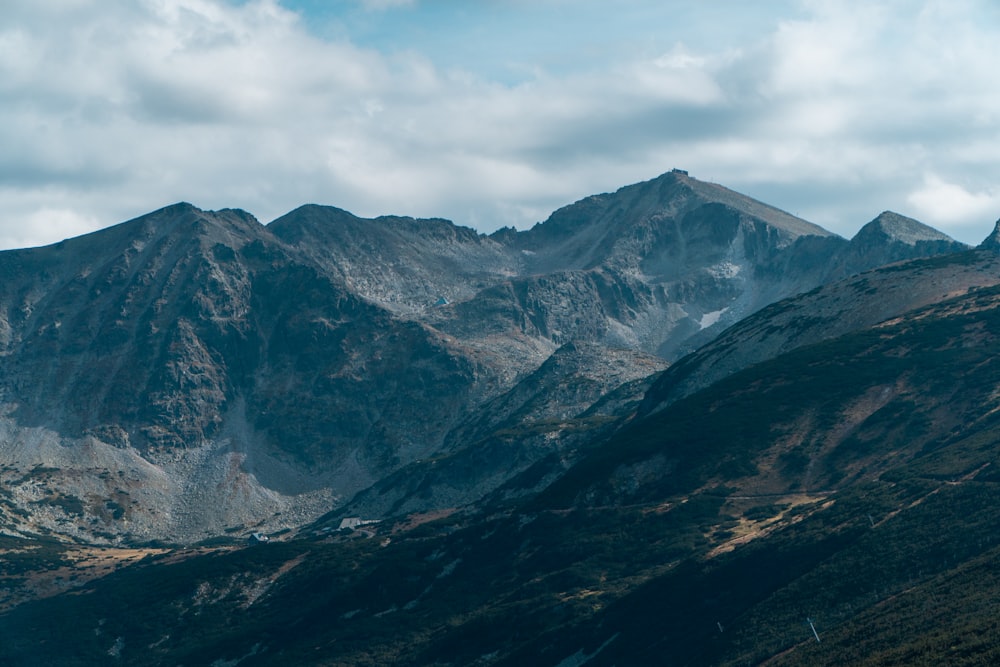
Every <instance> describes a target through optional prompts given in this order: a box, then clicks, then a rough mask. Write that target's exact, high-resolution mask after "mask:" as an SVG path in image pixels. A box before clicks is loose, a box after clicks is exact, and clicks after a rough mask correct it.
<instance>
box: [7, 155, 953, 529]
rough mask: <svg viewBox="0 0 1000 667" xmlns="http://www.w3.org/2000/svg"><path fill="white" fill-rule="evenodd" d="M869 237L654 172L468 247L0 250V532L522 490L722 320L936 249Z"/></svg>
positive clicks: (166, 241)
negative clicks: (1, 488)
mask: <svg viewBox="0 0 1000 667" xmlns="http://www.w3.org/2000/svg"><path fill="white" fill-rule="evenodd" d="M872 224H873V225H874V227H872V230H870V231H869V232H866V233H865V234H859V237H861V239H860V240H855V241H851V242H848V241H845V240H844V239H841V238H839V237H836V236H833V235H830V234H829V233H827V232H825V231H824V230H822V229H820V228H818V227H816V226H814V225H811V224H810V223H807V222H805V221H802V220H798V219H797V218H794V217H793V216H790V215H788V214H787V213H783V212H781V211H779V210H777V209H774V208H771V207H768V206H766V205H764V204H761V203H760V202H755V201H754V200H752V199H749V198H747V197H744V196H742V195H739V194H737V193H734V192H732V191H730V190H727V189H725V188H723V187H721V186H717V185H714V184H707V183H702V182H700V181H697V180H696V179H693V178H691V177H690V176H688V175H687V174H685V173H682V172H678V171H675V172H671V173H668V174H664V175H663V176H660V177H658V178H656V179H653V180H651V181H648V182H646V183H640V184H637V185H633V186H628V187H625V188H622V189H621V190H619V191H618V192H616V193H612V194H605V195H598V196H595V197H590V198H587V199H584V200H582V201H581V202H577V203H576V204H573V205H571V206H568V207H566V208H564V209H561V210H560V211H557V212H556V213H554V214H553V215H552V217H551V218H550V219H549V220H547V221H546V222H544V223H540V224H539V225H537V226H536V227H535V228H533V229H532V230H529V231H527V232H520V233H519V232H514V231H512V230H503V231H501V232H498V233H497V234H494V235H492V236H489V237H487V236H483V235H480V234H477V233H476V232H474V231H473V230H470V229H467V228H463V227H458V226H455V225H453V224H452V223H450V222H448V221H444V220H415V219H411V218H403V217H384V218H378V219H374V220H364V219H360V218H357V217H355V216H353V215H351V214H349V213H347V212H345V211H342V210H340V209H335V208H331V207H321V206H305V207H302V208H300V209H297V210H296V211H293V212H291V213H289V214H288V215H286V216H284V217H282V218H280V219H279V220H276V221H274V222H273V223H271V224H270V225H267V226H264V225H261V224H260V223H259V222H257V221H256V220H255V219H254V218H253V217H252V216H251V215H249V214H247V213H245V212H242V211H234V210H224V211H217V212H209V211H201V210H199V209H197V208H195V207H193V206H191V205H188V204H178V205H175V206H171V207H167V208H165V209H162V210H160V211H157V212H155V213H151V214H149V215H147V216H143V217H141V218H138V219H136V220H133V221H129V222H126V223H122V224H120V225H117V226H116V227H113V228H110V229H107V230H104V231H101V232H97V233H95V234H91V235H87V236H84V237H80V238H77V239H70V240H67V241H64V242H62V243H59V244H56V245H54V246H50V247H46V248H38V249H32V250H22V251H9V252H4V253H0V278H2V281H0V428H2V440H0V465H2V466H5V467H4V468H2V469H0V481H3V483H4V484H5V488H6V489H7V490H8V494H7V496H6V497H5V499H0V511H2V512H3V514H4V520H3V525H2V527H3V528H4V529H5V530H7V531H8V532H11V533H16V534H39V533H48V532H51V533H54V534H58V535H68V536H73V537H75V538H77V539H81V540H89V541H101V540H104V541H122V540H124V541H132V542H135V541H145V540H154V539H155V540H168V541H185V542H190V541H193V540H197V539H202V538H209V537H213V536H218V535H220V534H226V533H227V532H228V533H239V532H241V531H246V530H249V529H260V530H265V531H270V532H275V531H279V530H286V529H295V528H297V527H299V526H301V525H303V524H304V523H306V522H308V521H309V520H311V519H313V518H315V517H317V516H319V515H321V514H323V513H326V512H328V511H330V510H332V509H336V508H338V507H342V508H345V511H347V510H353V509H357V511H359V512H360V511H362V510H363V511H364V512H373V513H385V512H394V511H403V510H407V511H412V510H416V509H425V510H433V509H441V508H442V507H446V506H451V505H454V504H465V503H469V502H472V501H475V500H477V499H479V498H482V497H484V496H487V495H490V494H494V493H500V494H503V495H506V496H510V497H515V496H517V495H519V494H521V493H527V492H529V491H530V490H531V489H533V488H535V487H536V486H537V485H539V484H544V483H545V481H546V480H550V479H552V478H553V477H554V476H557V475H558V474H559V473H560V471H561V470H562V469H563V468H565V467H566V466H569V465H571V464H572V463H573V461H574V460H575V457H576V456H578V455H579V454H580V453H581V451H582V450H581V449H580V447H581V444H580V443H582V442H584V441H592V437H593V436H594V435H595V434H597V433H602V432H605V431H610V430H613V429H614V428H616V425H617V424H618V423H619V422H620V420H622V419H623V418H627V416H628V415H629V414H630V413H631V411H632V410H633V409H634V407H635V406H636V405H637V404H638V401H639V398H640V396H641V393H642V392H643V391H644V390H645V388H646V386H648V381H647V379H646V378H648V377H649V376H651V375H652V374H653V373H655V372H657V371H659V370H662V369H663V368H664V367H665V366H666V362H667V361H669V360H671V359H674V358H676V357H678V356H680V354H681V353H682V352H683V351H685V350H687V349H689V348H692V347H694V346H696V345H699V344H701V343H702V342H705V341H708V340H710V339H711V338H712V337H713V336H715V335H716V334H717V333H718V332H719V331H721V330H722V329H723V328H725V326H726V325H728V324H729V323H732V322H734V321H736V320H737V319H740V318H742V317H744V316H746V315H748V314H750V313H751V312H753V311H755V310H757V309H759V308H760V307H762V306H764V305H766V304H767V303H769V302H771V301H773V300H775V299H778V298H781V297H784V296H787V295H789V294H793V293H798V292H800V291H803V290H806V289H810V288H812V287H814V286H816V285H818V284H821V283H822V282H824V281H826V280H828V279H830V278H831V277H835V276H839V275H841V274H843V273H845V272H850V271H854V270H860V269H862V268H868V264H869V263H875V262H882V261H885V260H886V259H893V260H895V259H902V258H905V257H911V256H921V255H925V254H933V253H940V252H945V251H947V250H949V249H951V248H952V246H953V245H954V244H953V243H952V242H949V241H947V240H946V239H942V238H941V235H937V234H936V233H934V232H932V231H929V230H928V229H927V228H924V227H922V226H920V225H919V223H916V222H914V221H906V220H903V219H901V218H898V216H895V217H894V216H891V215H883V216H881V217H880V218H879V219H878V220H877V221H876V222H875V223H872ZM870 227H871V226H870ZM876 227H877V229H876ZM602 395H603V396H605V397H604V398H602ZM539 466H540V467H539ZM470 471H471V472H470ZM532 480H533V481H532ZM511 484H513V486H511ZM366 489H367V491H365V490H366ZM363 491H364V493H362V495H360V496H358V499H357V501H356V502H355V503H354V504H353V505H350V506H348V505H346V503H347V502H348V501H349V499H350V498H351V497H353V496H354V495H355V494H357V493H359V492H363Z"/></svg>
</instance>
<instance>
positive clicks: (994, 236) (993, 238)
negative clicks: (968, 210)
mask: <svg viewBox="0 0 1000 667" xmlns="http://www.w3.org/2000/svg"><path fill="white" fill-rule="evenodd" d="M979 249H980V250H989V251H991V252H995V253H1000V220H997V221H996V224H995V225H993V232H992V233H991V234H990V235H989V236H987V237H986V239H985V240H984V241H983V242H982V243H980V244H979Z"/></svg>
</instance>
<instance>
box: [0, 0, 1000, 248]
mask: <svg viewBox="0 0 1000 667" xmlns="http://www.w3.org/2000/svg"><path fill="white" fill-rule="evenodd" d="M998 64H1000V3H997V2H996V1H995V0H927V1H918V0H870V1H869V2H865V3H860V2H847V1H846V0H844V1H839V2H838V1H833V0H772V1H770V2H766V3H748V2H745V1H744V0H712V1H711V2H708V1H696V0H615V1H610V0H2V3H0V247H2V248H10V247H24V246H30V245H39V244H43V243H49V242H54V241H56V240H59V239H62V238H65V237H68V236H74V235H77V234H82V233H85V232H88V231H92V230H94V229H98V228H100V227H105V226H108V225H111V224H114V223H116V222H120V221H123V220H126V219H129V218H131V217H135V216H137V215H140V214H143V213H146V212H148V211H151V210H154V209H156V208H159V207H161V206H164V205H167V204H170V203H173V202H176V201H182V200H183V201H189V202H191V203H193V204H195V205H197V206H200V207H202V208H206V209H216V208H225V207H235V208H243V209H246V210H248V211H250V212H251V213H253V214H254V215H256V216H257V217H258V218H259V219H260V220H261V221H263V222H268V221H270V220H272V219H273V218H275V217H277V216H279V215H281V214H283V213H285V212H287V211H289V210H291V209H292V208H295V207H296V206H298V205H300V204H303V203H307V202H312V203H321V204H331V205H335V206H339V207H341V208H346V209H348V210H350V211H352V212H354V213H356V214H358V215H363V216H376V215H381V214H403V215H413V216H438V217H446V218H449V219H452V220H454V221H455V222H457V223H459V224H464V225H468V226H471V227H475V228H477V229H479V230H481V231H486V232H489V231H493V230H494V229H496V228H498V227H501V226H504V225H513V226H516V227H518V228H525V227H528V226H530V225H532V224H534V223H535V222H537V221H539V220H543V219H544V218H545V217H547V216H548V214H549V213H551V212H552V211H553V210H554V209H556V208H558V207H559V206H562V205H564V204H568V203H570V202H573V201H575V200H577V199H580V198H581V197H584V196H586V195H589V194H594V193H599V192H608V191H613V190H615V189H617V188H618V187H621V186H623V185H626V184H629V183H634V182H637V181H642V180H647V179H649V178H653V177H655V176H657V175H658V174H660V173H662V172H664V171H668V170H670V169H671V168H674V167H678V168H682V169H687V170H689V171H690V173H691V175H692V176H695V177H697V178H700V179H703V180H710V181H715V182H718V183H722V184H723V185H726V186H728V187H730V188H733V189H735V190H738V191H741V192H745V193H747V194H750V195H752V196H754V197H756V198H758V199H761V200H763V201H766V202H767V203H770V204H772V205H775V206H778V207H779V208H783V209H785V210H787V211H789V212H791V213H795V214H797V215H799V216H801V217H804V218H806V219H808V220H811V221H813V222H817V223H819V224H821V225H823V226H825V227H827V228H828V229H831V230H833V231H835V232H837V233H839V234H841V235H844V236H847V237H850V236H852V235H853V234H854V233H855V232H856V231H857V229H858V228H859V227H860V226H861V225H862V224H864V223H865V222H867V221H868V220H870V219H872V218H874V217H875V216H876V215H877V214H878V213H880V212H881V211H883V210H886V209H891V210H894V211H897V212H899V213H903V214H905V215H909V216H912V217H915V218H917V219H919V220H922V221H924V222H927V223H929V224H932V225H934V226H936V227H938V228H939V229H941V230H943V231H945V232H947V233H949V234H951V235H952V236H954V237H956V238H958V239H960V240H963V241H966V242H969V243H978V242H979V241H980V240H982V239H983V238H985V237H986V235H987V234H989V232H990V231H991V230H992V228H993V222H994V221H995V220H996V219H997V218H998V217H1000V76H998V74H997V72H996V69H997V67H998Z"/></svg>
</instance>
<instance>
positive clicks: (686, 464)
mask: <svg viewBox="0 0 1000 667" xmlns="http://www.w3.org/2000/svg"><path fill="white" fill-rule="evenodd" d="M998 230H1000V227H998ZM998 239H1000V231H995V232H994V234H992V235H991V236H990V237H989V238H988V239H987V240H986V241H984V243H983V244H981V245H980V246H979V247H978V248H969V247H967V246H965V245H964V244H961V243H958V242H956V241H954V240H952V239H950V238H948V237H947V236H946V235H944V234H941V233H940V232H938V231H936V230H934V229H932V228H930V227H927V226H926V225H923V224H921V223H919V222H917V221H915V220H912V219H909V218H906V217H903V216H901V215H898V214H895V213H891V212H885V213H882V214H880V215H879V216H877V217H876V218H875V219H874V220H872V221H871V222H869V223H868V224H867V225H865V226H864V227H863V228H862V229H861V230H860V231H859V232H858V233H857V235H856V236H855V237H854V238H852V239H851V240H846V239H843V238H841V237H839V236H836V235H834V234H831V233H829V232H827V231H826V230H823V229H822V228H820V227H818V226H816V225H813V224H811V223H809V222H807V221H804V220H801V219H798V218H796V217H794V216H792V215H789V214H788V213H785V212H783V211H780V210H778V209H775V208H773V207H770V206H767V205H766V204H763V203H761V202H757V201H755V200H753V199H750V198H748V197H745V196H743V195H740V194H738V193H735V192H733V191H731V190H728V189H726V188H724V187H722V186H720V185H716V184H712V183H705V182H702V181H699V180H697V179H695V178H692V177H691V176H689V175H688V174H687V173H686V172H683V171H680V170H673V171H671V172H668V173H666V174H663V175H662V176H660V177H658V178H656V179H653V180H651V181H647V182H644V183H639V184H636V185H630V186H626V187H624V188H622V189H620V190H618V191H617V192H615V193H609V194H602V195H595V196H592V197H588V198H586V199H583V200H581V201H579V202H576V203H574V204H571V205H569V206H566V207H564V208H562V209H560V210H558V211H556V212H555V213H553V214H552V215H551V216H550V217H549V218H548V219H547V220H546V221H544V222H541V223H539V224H538V225H536V226H535V227H533V228H531V229H529V230H526V231H517V230H513V229H502V230H499V231H497V232H495V233H493V234H490V235H483V234H480V233H477V232H475V231H474V230H471V229H468V228H464V227H460V226H456V225H455V224H453V223H451V222H449V221H445V220H436V219H435V220H418V219H413V218H405V217H382V218H375V219H362V218H358V217H356V216H354V215H352V214H350V213H348V212H346V211H343V210H340V209H336V208H331V207H323V206H315V205H308V206H304V207H302V208H299V209H296V210H295V211H292V212H291V213H289V214H287V215H285V216H283V217H281V218H279V219H277V220H275V221H273V222H271V223H270V224H267V225H263V224H261V223H260V222H258V221H257V220H255V219H254V218H253V217H252V216H251V215H250V214H248V213H246V212H243V211H237V210H222V211H203V210H200V209H197V208H196V207H194V206H191V205H189V204H177V205H174V206H170V207H167V208H164V209H161V210H159V211H156V212H154V213H150V214H148V215H146V216H143V217H140V218H137V219H135V220H131V221H129V222H125V223H122V224H119V225H117V226H115V227H111V228H108V229H106V230H103V231H100V232H96V233H94V234H90V235H87V236H83V237H79V238H75V239H68V240H66V241H63V242H61V243H59V244H56V245H54V246H48V247H44V248H35V249H28V250H15V251H6V252H2V253H0V276H2V277H3V280H2V281H0V530H2V537H0V539H2V540H4V541H5V544H4V545H3V548H4V549H6V553H7V554H8V564H7V565H6V567H5V571H4V574H5V577H6V580H7V586H6V589H5V590H6V597H5V598H3V599H0V606H5V607H6V608H7V609H8V611H7V612H6V613H5V614H4V616H2V617H0V619H2V621H3V623H2V627H3V628H4V629H3V631H2V634H0V641H2V642H3V644H4V646H5V647H7V648H6V652H7V653H6V655H5V657H7V658H8V660H9V662H11V664H20V662H24V663H25V664H28V661H29V660H30V659H36V660H37V659H42V660H43V662H45V663H46V664H67V665H68V664H102V663H101V662H100V660H101V659H104V660H107V658H108V656H112V657H113V658H114V659H115V660H116V661H117V662H118V663H120V664H241V665H244V664H245V665H255V664H387V663H390V662H391V663H394V664H514V663H525V662H527V663H529V664H551V665H582V664H588V665H591V664H592V665H601V664H607V665H612V664H690V665H695V664H732V665H738V664H747V663H748V662H749V663H751V664H762V663H764V662H767V664H848V663H850V664H896V663H898V664H940V662H941V660H942V659H943V658H944V657H945V656H947V658H948V659H947V660H946V661H947V662H950V663H951V664H982V663H981V662H980V663H977V662H975V661H976V660H980V661H981V660H984V659H987V658H988V656H989V655H992V654H991V653H989V651H990V650H992V649H991V648H990V646H992V645H995V644H991V643H990V642H989V641H987V640H986V639H982V638H984V637H986V638H988V637H991V636H993V634H991V633H994V634H995V630H991V629H990V628H991V627H992V626H990V625H988V624H987V622H986V621H985V620H984V619H983V618H982V616H981V610H982V609H987V608H988V606H989V604H990V603H989V602H988V600H986V599H985V598H984V597H983V596H982V595H981V594H979V595H975V596H972V597H973V598H974V600H973V601H972V602H967V601H965V600H966V599H968V598H970V595H971V593H970V591H973V590H976V586H977V584H976V583H975V582H977V581H983V578H984V577H987V578H988V576H989V575H987V574H984V572H986V570H987V569H988V563H989V559H990V558H991V557H992V554H993V552H994V551H995V549H997V545H996V540H995V539H994V538H993V537H992V536H993V535H994V534H995V530H996V526H994V524H995V516H997V514H996V512H995V511H994V507H993V505H994V504H995V501H994V500H992V498H993V495H995V494H993V493H992V492H991V489H992V485H993V484H995V480H994V478H993V473H992V472H991V470H992V465H993V458H994V452H995V448H994V447H993V443H994V442H995V438H994V434H995V433H997V421H996V419H997V416H996V415H997V410H998V408H997V406H998V405H1000V404H998V403H997V393H996V391H997V390H996V387H997V386H1000V382H998V381H1000V370H998V368H997V367H996V364H995V363H994V360H993V350H994V349H995V345H994V344H995V337H996V331H997V330H998V329H997V327H996V326H995V324H996V323H995V322H993V319H994V318H995V316H996V313H997V312H1000V310H998V306H1000V253H998V249H1000V240H998ZM251 532H253V533H255V534H256V535H257V536H258V537H257V539H258V541H261V540H262V539H264V538H265V537H269V538H270V539H269V542H270V544H267V545H266V546H265V545H262V546H255V547H245V546H243V540H244V539H245V537H246V535H247V534H249V533H251ZM140 558H141V559H142V560H139V559H140ZM102 559H103V560H102ZM126 564H129V565H128V566H126ZM116 567H117V570H116V569H115V568H116ZM847 573H849V576H848V574H847ZM992 590H995V589H992ZM963 596H964V597H963ZM70 618H79V619H83V621H82V622H80V623H78V624H77V626H76V627H74V629H72V630H70V631H68V635H67V636H65V637H57V636H56V635H54V634H52V633H51V632H50V631H49V630H46V628H51V627H52V626H53V624H55V623H58V619H70ZM943 618H947V619H949V620H948V621H947V624H946V626H945V627H946V630H940V629H939V630H938V631H937V634H933V633H932V634H931V635H930V636H928V635H927V634H926V633H927V632H929V630H928V629H929V628H935V627H937V628H940V627H941V622H942V621H941V619H943ZM43 619H56V620H44V621H43ZM807 619H808V623H807ZM872 628H875V630H871V629H872ZM866 633H868V634H866ZM821 636H822V639H823V641H822V642H820V641H819V640H820V637H821ZM976 637H979V638H980V639H982V641H979V640H977V639H976ZM977 642H978V643H977ZM813 644H815V646H814V645H813ZM39 647H41V648H39ZM70 647H72V651H71V650H70ZM955 647H958V648H957V649H956V648H955ZM74 656H75V657H74ZM865 660H867V661H868V662H867V663H865ZM922 660H923V661H924V662H921V661H922ZM893 661H895V663H894V662H893ZM963 661H966V662H963ZM33 664H37V663H33Z"/></svg>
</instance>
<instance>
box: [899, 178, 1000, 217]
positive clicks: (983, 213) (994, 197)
mask: <svg viewBox="0 0 1000 667" xmlns="http://www.w3.org/2000/svg"><path fill="white" fill-rule="evenodd" d="M908 201H909V203H910V205H911V206H913V208H914V210H915V211H916V213H917V215H919V216H922V218H923V219H924V220H926V221H927V222H929V223H931V224H935V225H940V226H941V227H943V228H948V227H957V226H962V225H968V224H970V223H985V222H987V221H991V220H993V219H994V218H996V217H997V215H998V213H1000V191H998V190H997V189H995V188H993V189H989V190H983V191H978V192H970V191H969V190H967V189H966V188H965V187H963V186H961V185H959V184H957V183H948V182H946V181H944V180H942V179H941V178H940V177H939V176H937V175H935V174H928V175H927V176H926V177H925V178H924V184H923V186H922V187H921V188H920V189H919V190H915V191H914V192H912V193H911V194H910V196H909V197H908Z"/></svg>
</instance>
